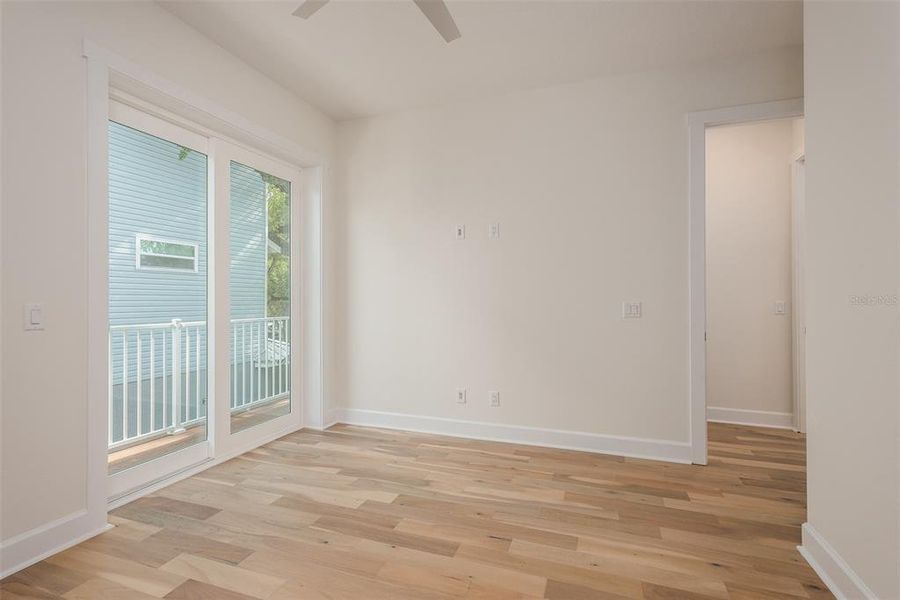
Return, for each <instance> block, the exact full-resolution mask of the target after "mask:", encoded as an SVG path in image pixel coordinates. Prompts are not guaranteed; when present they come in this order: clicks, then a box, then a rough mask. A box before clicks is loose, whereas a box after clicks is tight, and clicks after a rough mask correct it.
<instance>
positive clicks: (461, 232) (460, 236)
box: [456, 225, 466, 240]
mask: <svg viewBox="0 0 900 600" xmlns="http://www.w3.org/2000/svg"><path fill="white" fill-rule="evenodd" d="M456 239H457V240H464V239H466V226H465V225H457V226H456Z"/></svg>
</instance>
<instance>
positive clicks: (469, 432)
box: [334, 408, 691, 463]
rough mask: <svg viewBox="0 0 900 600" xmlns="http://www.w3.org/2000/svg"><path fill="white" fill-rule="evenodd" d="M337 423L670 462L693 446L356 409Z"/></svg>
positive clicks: (681, 459)
mask: <svg viewBox="0 0 900 600" xmlns="http://www.w3.org/2000/svg"><path fill="white" fill-rule="evenodd" d="M334 412H335V420H336V421H337V422H340V423H346V424H348V425H363V426H368V427H381V428H384V429H400V430H404V431H416V432H421V433H436V434H440V435H449V436H454V437H463V438H471V439H477V440H488V441H494V442H510V443H513V444H525V445H529V446H545V447H549V448H564V449H567V450H582V451H585V452H598V453H600V454H614V455H617V456H629V457H634V458H649V459H653V460H664V461H668V462H677V463H690V462H691V445H690V444H689V443H688V442H674V441H669V440H654V439H644V438H633V437H622V436H611V435H602V434H599V433H587V432H582V431H568V430H562V429H545V428H539V427H525V426H522V425H503V424H499V423H484V422H479V421H463V420H459V419H445V418H440V417H425V416H419V415H407V414H402V413H389V412H381V411H373V410H361V409H356V408H338V409H335V410H334Z"/></svg>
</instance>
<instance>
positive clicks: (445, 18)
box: [293, 0, 460, 44]
mask: <svg viewBox="0 0 900 600" xmlns="http://www.w3.org/2000/svg"><path fill="white" fill-rule="evenodd" d="M412 1H413V2H415V3H416V6H418V7H419V10H421V11H422V14H423V15H425V18H426V19H428V20H429V21H431V24H432V25H433V26H434V28H435V29H437V32H438V33H439V34H441V37H442V38H444V41H446V42H447V43H448V44H449V43H450V42H452V41H453V40H455V39H457V38H459V37H460V33H459V28H458V27H457V26H456V22H455V21H454V20H453V17H452V16H451V15H450V11H449V10H448V9H447V5H446V4H445V3H444V0H412ZM327 2H328V0H306V1H305V2H304V3H303V4H301V5H300V7H299V8H297V10H295V11H294V12H293V15H294V16H295V17H300V18H301V19H308V18H310V17H311V16H313V14H314V13H315V12H316V11H318V10H319V9H320V8H322V7H323V6H325V4H326V3H327Z"/></svg>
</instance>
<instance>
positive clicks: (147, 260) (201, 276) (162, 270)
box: [109, 122, 274, 445]
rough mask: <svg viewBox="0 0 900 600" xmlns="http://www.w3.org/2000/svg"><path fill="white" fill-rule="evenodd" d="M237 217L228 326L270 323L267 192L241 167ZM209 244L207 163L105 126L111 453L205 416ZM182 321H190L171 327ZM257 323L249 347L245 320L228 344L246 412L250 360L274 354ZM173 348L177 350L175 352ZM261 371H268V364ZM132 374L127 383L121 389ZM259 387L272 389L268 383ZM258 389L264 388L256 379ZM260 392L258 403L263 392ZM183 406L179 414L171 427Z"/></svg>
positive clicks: (236, 176)
mask: <svg viewBox="0 0 900 600" xmlns="http://www.w3.org/2000/svg"><path fill="white" fill-rule="evenodd" d="M230 210H231V223H232V227H231V233H230V235H231V242H230V251H231V266H230V274H229V275H230V286H231V287H230V292H231V313H232V314H231V318H232V320H235V319H262V318H264V317H266V260H267V247H266V240H267V235H266V234H267V232H266V227H267V224H266V184H265V182H264V181H263V179H262V177H261V176H260V174H259V173H258V172H257V171H255V170H254V169H251V168H249V167H245V166H243V165H240V164H237V163H232V168H231V203H230ZM207 245H208V244H207V157H206V156H205V155H204V154H201V153H199V152H196V151H192V150H187V149H184V148H182V147H181V146H178V145H177V144H173V143H171V142H168V141H166V140H162V139H160V138H156V137H153V136H151V135H148V134H146V133H143V132H140V131H137V130H134V129H131V128H129V127H126V126H124V125H120V124H118V123H115V122H110V123H109V324H110V333H111V339H110V363H111V365H110V366H111V382H110V387H111V390H110V392H111V398H112V403H111V421H110V424H111V429H110V444H111V445H112V444H115V443H119V442H121V441H123V440H127V439H129V438H134V437H136V436H137V435H138V434H148V433H152V432H154V431H163V430H165V429H166V428H172V427H178V426H180V425H181V423H184V422H185V421H187V422H190V421H193V420H197V419H202V418H203V417H204V416H205V414H206V401H207V393H206V390H207V383H206V379H207V372H206V345H207V328H206V322H207V294H208V291H209V290H208V282H207V279H208V278H207V256H208V252H207ZM175 319H180V320H181V322H182V323H184V324H186V325H184V326H178V325H174V326H173V325H172V322H173V320H175ZM253 324H256V325H257V326H256V327H255V329H254V328H253V327H252V325H253ZM151 325H153V326H154V327H150V326H151ZM250 325H251V336H250V337H251V341H250V342H249V343H244V342H245V340H246V336H247V333H246V331H247V323H245V324H244V325H243V331H242V332H241V331H240V329H238V331H239V334H242V335H243V338H244V339H239V340H237V343H238V346H237V349H238V350H239V351H240V352H235V347H234V345H232V364H233V372H232V382H233V387H234V388H235V389H236V390H237V403H238V404H242V401H241V397H240V393H241V391H245V388H246V387H247V386H249V385H251V382H250V381H249V377H248V381H247V382H246V385H245V382H244V381H243V374H244V373H246V372H248V371H247V370H246V368H245V365H244V364H243V363H245V362H248V361H251V362H252V361H253V360H256V359H255V357H256V356H259V355H260V350H261V349H266V346H265V344H269V345H270V346H269V347H268V350H271V349H272V348H271V343H272V342H271V341H270V339H271V338H270V336H271V335H272V334H271V332H270V333H269V334H268V336H267V333H266V332H267V330H269V329H268V328H267V326H266V323H265V321H260V322H258V323H256V322H250ZM136 326H143V327H136ZM270 327H271V326H270ZM254 332H255V333H256V336H255V337H254V336H253V335H252V333H254ZM125 338H127V342H126V341H125ZM138 339H140V343H139V342H138ZM151 339H152V347H151ZM233 343H234V341H233ZM173 344H178V354H177V355H175V354H174V353H173ZM198 347H199V351H198ZM151 355H152V357H153V358H152V361H151ZM138 357H140V360H138ZM173 361H175V363H176V365H175V366H176V367H177V370H176V371H175V372H173V364H172V363H173ZM257 362H258V361H257ZM124 365H127V368H125V366H124ZM186 366H187V368H185V367H186ZM251 366H253V365H251ZM255 366H256V367H258V368H262V369H267V368H268V367H269V366H270V364H268V363H266V364H262V366H261V367H260V365H259V364H256V365H255ZM151 373H152V377H151ZM126 376H127V382H128V385H127V387H126V386H124V385H123V383H124V382H125V379H126ZM138 380H140V384H139V385H140V388H138V383H137V382H138ZM173 381H176V382H178V383H177V385H178V387H177V394H176V395H177V396H178V397H179V399H180V404H176V402H175V401H174V400H173V393H176V390H175V389H174V388H173ZM263 384H264V385H265V387H266V389H268V385H267V384H268V380H266V379H265V375H263ZM256 386H257V388H259V387H260V384H259V381H258V378H257V383H256ZM273 387H274V383H273ZM235 389H233V390H232V392H233V393H232V397H233V399H234V398H235ZM254 393H256V394H257V395H255V396H254V397H255V398H259V396H258V393H259V390H258V389H257V390H256V391H255V392H254ZM138 397H140V400H141V402H140V409H138ZM233 402H234V401H233ZM233 405H234V404H233ZM177 406H180V407H181V408H180V410H178V413H179V414H178V419H177V422H176V421H175V420H173V412H174V411H176V407H177ZM123 407H127V415H123ZM139 422H140V429H138V423H139ZM123 428H127V431H126V433H127V435H123Z"/></svg>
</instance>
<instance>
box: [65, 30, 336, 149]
mask: <svg viewBox="0 0 900 600" xmlns="http://www.w3.org/2000/svg"><path fill="white" fill-rule="evenodd" d="M82 55H83V56H84V57H85V58H87V59H89V62H91V61H94V62H96V63H98V64H102V65H104V66H105V67H106V68H107V69H108V70H109V77H110V80H111V82H112V83H113V86H112V87H114V88H116V89H117V90H119V92H122V93H124V94H130V95H133V96H135V97H138V98H141V99H142V100H143V101H146V102H151V103H153V104H155V105H156V106H157V107H159V108H160V109H163V110H169V111H172V112H174V113H176V114H179V115H180V116H181V117H182V118H185V119H189V120H190V121H193V122H195V123H196V124H197V125H200V126H202V127H204V128H208V129H210V130H212V131H215V132H217V133H218V134H219V135H221V136H225V137H227V138H230V139H232V140H237V141H241V142H243V143H244V144H247V147H248V148H252V149H256V150H257V151H262V152H264V153H266V154H271V155H273V156H275V157H276V158H278V159H281V160H284V161H286V162H287V163H288V164H297V165H299V166H301V167H310V166H318V165H322V164H325V162H326V161H325V157H323V156H322V155H321V154H320V153H318V152H314V151H310V150H308V149H307V148H304V147H302V146H300V145H299V144H296V143H294V142H292V141H291V140H289V139H287V138H285V137H283V136H281V135H278V134H277V133H274V132H272V131H270V130H269V129H266V128H264V127H260V126H258V125H256V124H255V123H254V122H253V121H251V120H249V119H247V118H246V117H244V116H243V115H240V114H238V113H236V112H234V111H231V110H229V109H227V108H224V107H222V106H220V105H219V104H217V103H215V102H213V101H211V100H209V99H208V98H206V97H204V96H201V95H199V94H196V93H194V92H192V91H190V90H188V89H186V88H184V87H182V86H181V85H178V84H176V83H173V82H171V81H169V80H167V79H165V78H163V77H160V76H159V75H157V74H156V73H154V72H152V71H151V70H149V69H146V68H144V67H142V66H140V65H138V64H135V63H133V62H131V61H130V60H128V59H126V58H124V57H122V56H120V55H118V54H116V53H115V52H111V51H109V50H107V49H106V48H103V47H102V46H100V45H98V44H96V43H94V42H92V41H91V40H89V39H85V40H83V42H82ZM105 93H106V94H109V91H108V88H107V91H106V92H105ZM117 99H119V100H122V98H121V97H119V96H118V95H117Z"/></svg>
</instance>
